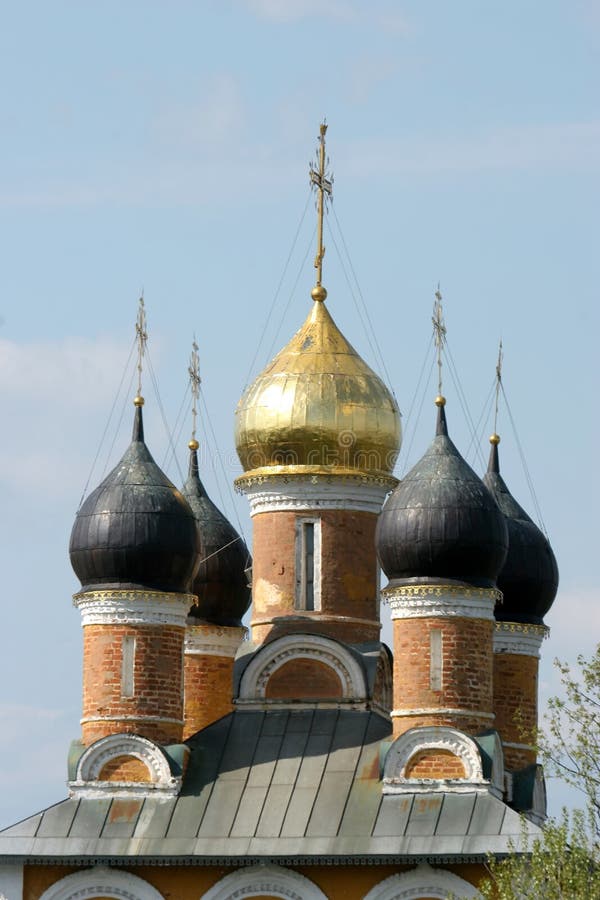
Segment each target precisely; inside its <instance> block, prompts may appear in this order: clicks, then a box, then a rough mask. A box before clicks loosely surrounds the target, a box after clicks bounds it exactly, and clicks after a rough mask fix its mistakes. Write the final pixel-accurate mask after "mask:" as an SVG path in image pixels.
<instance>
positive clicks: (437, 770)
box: [405, 750, 466, 778]
mask: <svg viewBox="0 0 600 900" xmlns="http://www.w3.org/2000/svg"><path fill="white" fill-rule="evenodd" d="M465 777H466V776H465V767H464V765H463V762H462V760H460V759H459V758H458V756H454V754H453V753H450V752H449V751H448V750H423V751H421V752H420V753H415V755H414V756H413V757H412V759H410V760H409V762H408V766H407V767H406V772H405V778H465Z"/></svg>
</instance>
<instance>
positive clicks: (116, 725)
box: [82, 625, 184, 744]
mask: <svg viewBox="0 0 600 900" xmlns="http://www.w3.org/2000/svg"><path fill="white" fill-rule="evenodd" d="M127 635H131V636H134V637H135V639H136V648H135V659H134V669H133V671H134V696H133V697H123V696H121V694H122V689H121V666H122V641H123V638H124V637H125V636H127ZM183 637H184V629H183V627H181V628H180V627H177V626H170V625H140V626H131V625H86V626H85V627H84V629H83V720H84V721H83V723H82V739H83V742H84V744H91V743H92V742H93V741H95V740H98V738H101V737H105V736H107V735H109V734H116V733H118V732H135V733H136V734H141V735H143V736H144V737H147V738H149V739H150V740H153V741H156V742H157V743H167V744H170V743H178V742H180V741H181V738H182V719H183ZM148 716H151V717H164V718H165V719H167V720H169V719H173V720H175V721H161V720H160V718H153V719H150V720H148V718H147V717H148ZM103 717H106V720H104V721H102V718H103ZM120 717H123V718H122V719H120ZM88 718H94V719H96V721H90V722H86V721H85V720H86V719H88Z"/></svg>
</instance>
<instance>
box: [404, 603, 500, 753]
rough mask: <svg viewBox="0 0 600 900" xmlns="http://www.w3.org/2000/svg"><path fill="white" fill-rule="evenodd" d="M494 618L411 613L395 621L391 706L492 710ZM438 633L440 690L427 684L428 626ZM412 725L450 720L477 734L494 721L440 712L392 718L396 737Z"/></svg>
mask: <svg viewBox="0 0 600 900" xmlns="http://www.w3.org/2000/svg"><path fill="white" fill-rule="evenodd" d="M493 627H494V623H493V622H490V621H487V620H484V619H463V618H455V619H450V618H414V619H396V620H395V621H394V709H395V710H401V711H405V712H410V711H411V710H417V709H435V708H441V709H443V708H451V709H457V708H458V709H465V710H469V711H473V712H478V713H491V712H492V708H493V696H492V690H493V688H492V678H493V647H492V635H493ZM432 628H434V629H439V630H441V632H442V689H441V690H439V691H438V690H432V689H431V686H430V678H431V674H430V631H431V629H432ZM417 725H450V726H454V727H456V728H460V729H461V730H463V731H467V732H470V733H477V732H478V731H483V730H484V729H485V728H490V727H492V725H493V720H491V719H489V718H487V719H485V718H481V719H479V718H477V717H470V716H457V715H448V714H444V713H441V714H440V716H439V717H437V716H431V715H419V714H418V713H416V714H415V715H414V716H410V715H409V716H400V717H394V734H395V735H396V736H397V735H399V734H403V733H404V732H405V731H408V729H409V728H413V727H415V726H417Z"/></svg>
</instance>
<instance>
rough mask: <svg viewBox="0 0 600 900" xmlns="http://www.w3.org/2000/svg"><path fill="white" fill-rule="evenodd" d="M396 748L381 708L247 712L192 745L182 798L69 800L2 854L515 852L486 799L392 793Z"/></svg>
mask: <svg viewBox="0 0 600 900" xmlns="http://www.w3.org/2000/svg"><path fill="white" fill-rule="evenodd" d="M389 740H390V724H389V722H388V721H387V720H386V719H384V718H383V717H382V716H380V715H378V714H376V713H373V712H364V711H358V710H354V711H353V710H337V709H315V710H306V709H303V710H297V711H295V710H289V709H286V710H280V711H267V712H260V711H238V712H235V713H232V714H230V715H228V716H226V717H224V718H223V719H220V720H219V721H218V722H216V723H215V724H214V725H211V726H210V727H208V728H206V729H204V730H203V731H201V732H199V733H198V734H197V735H195V736H194V737H193V738H191V739H190V741H189V742H188V744H189V746H190V748H191V750H192V753H191V757H190V763H189V766H188V769H187V772H186V775H185V779H184V783H183V787H182V791H181V793H180V795H179V796H178V797H176V798H170V799H159V798H157V797H148V798H146V799H140V800H134V799H122V798H115V797H110V796H107V797H106V798H105V799H104V798H102V799H88V798H77V799H74V798H73V799H68V800H65V801H63V802H62V803H58V804H57V805H56V806H52V807H50V808H49V809H46V810H44V811H43V812H40V813H38V814H37V815H34V816H31V817H30V818H28V819H25V820H24V821H22V822H20V823H19V824H17V825H14V826H12V827H10V828H7V829H5V830H4V831H2V832H0V854H1V855H2V856H3V857H4V861H5V862H8V861H9V860H10V859H12V858H14V859H15V860H16V859H19V860H20V861H23V858H27V859H28V860H29V861H31V862H50V861H53V862H58V861H68V862H77V863H80V864H85V865H87V864H90V863H91V862H106V863H111V864H113V865H114V864H118V863H119V862H122V863H123V864H127V865H131V864H132V862H138V863H142V862H144V863H152V862H154V863H157V864H165V863H166V862H169V863H171V864H176V863H180V864H183V865H208V864H228V863H231V864H233V863H236V862H237V863H238V864H239V862H240V860H242V859H243V860H244V861H245V862H252V861H255V862H260V861H263V862H266V861H274V862H276V861H278V862H284V861H285V860H288V861H291V860H292V859H293V860H294V861H295V862H296V863H298V862H300V861H304V862H305V863H311V862H313V863H317V862H321V863H323V862H326V863H329V864H335V863H337V862H340V863H341V862H348V861H349V860H353V861H355V862H359V861H361V860H368V861H369V862H382V863H383V862H415V861H417V860H428V861H431V862H444V861H446V862H451V861H456V860H461V861H463V862H466V861H479V860H483V859H485V858H486V857H487V854H488V853H490V852H492V853H496V854H503V853H506V852H508V850H509V842H510V841H511V840H512V841H513V842H514V843H515V844H518V843H519V839H520V837H521V835H522V825H521V819H520V817H519V815H518V814H517V813H516V812H514V811H513V810H512V809H510V808H509V807H508V806H506V804H505V803H503V802H502V801H501V800H498V799H497V798H496V797H494V796H492V795H491V794H489V793H487V792H485V791H484V792H479V791H477V790H472V791H467V792H465V793H452V792H445V793H444V792H436V791H431V792H428V793H421V792H415V793H403V794H394V795H390V794H386V795H383V794H382V790H381V781H380V758H381V747H382V742H384V743H383V746H384V747H385V746H387V744H386V742H387V741H389ZM528 827H529V829H530V830H531V831H532V832H537V829H536V828H535V826H533V825H529V826H528ZM132 858H134V859H132Z"/></svg>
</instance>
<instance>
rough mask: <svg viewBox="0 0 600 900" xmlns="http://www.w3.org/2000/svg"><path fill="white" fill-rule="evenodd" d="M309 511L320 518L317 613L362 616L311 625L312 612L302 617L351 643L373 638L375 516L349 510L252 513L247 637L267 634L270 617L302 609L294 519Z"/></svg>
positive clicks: (375, 616)
mask: <svg viewBox="0 0 600 900" xmlns="http://www.w3.org/2000/svg"><path fill="white" fill-rule="evenodd" d="M311 515H314V516H315V517H319V518H320V520H321V613H322V615H323V616H326V615H330V616H331V615H332V616H345V617H352V618H355V619H365V620H367V622H366V623H350V622H345V623H339V625H338V624H337V623H328V622H326V621H323V622H321V623H320V624H316V625H315V621H314V620H318V619H319V613H318V612H316V613H313V614H312V616H310V615H309V616H308V617H307V618H308V619H309V620H310V621H311V625H310V630H311V631H318V632H319V633H321V634H329V635H331V636H332V637H337V638H339V639H341V640H346V641H349V642H351V643H359V642H361V641H368V640H377V639H378V638H379V630H380V629H379V608H378V601H377V560H376V554H375V526H376V524H377V516H375V515H374V514H373V513H368V512H353V511H350V510H316V511H314V513H311V512H302V513H301V514H296V513H294V512H270V513H260V514H259V515H257V516H254V519H253V534H254V544H253V613H252V639H253V640H254V641H258V642H262V641H264V640H265V639H266V638H267V637H268V636H270V632H271V630H272V629H273V627H274V626H273V624H271V621H270V620H272V619H276V618H277V617H279V616H290V615H294V616H297V615H302V612H301V611H299V610H296V609H295V599H296V520H297V519H299V518H300V519H301V518H305V517H307V516H308V517H310V516H311ZM265 620H266V621H265ZM369 623H371V624H369ZM298 630H302V627H300V628H299V629H298Z"/></svg>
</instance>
